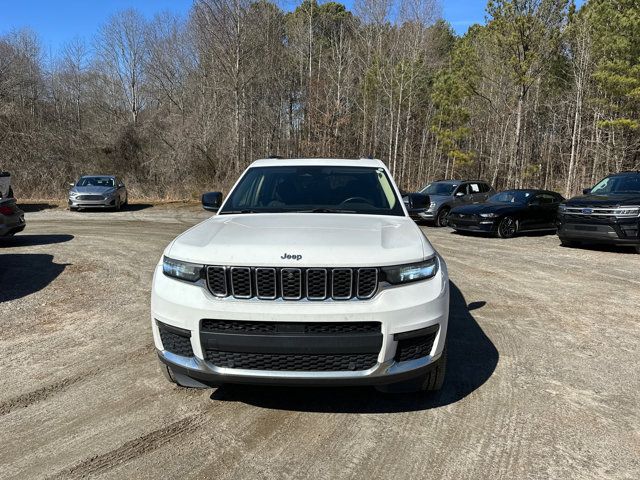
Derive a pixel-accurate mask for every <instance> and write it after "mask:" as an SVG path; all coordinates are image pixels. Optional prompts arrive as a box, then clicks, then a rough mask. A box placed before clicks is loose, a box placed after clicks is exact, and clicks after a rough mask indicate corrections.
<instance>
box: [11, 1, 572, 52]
mask: <svg viewBox="0 0 640 480" xmlns="http://www.w3.org/2000/svg"><path fill="white" fill-rule="evenodd" d="M338 1H339V0H338ZM192 2H193V0H0V35H2V34H4V33H7V32H9V31H11V30H13V29H20V28H24V27H29V28H31V29H32V30H34V31H35V32H37V33H38V35H39V36H40V39H41V40H42V43H43V46H44V49H45V52H49V51H51V52H53V53H55V52H57V51H58V50H59V49H60V47H61V46H62V45H64V44H65V43H66V42H68V41H69V40H72V39H73V38H74V37H80V38H84V39H86V40H89V39H91V38H92V37H93V35H94V34H95V32H96V31H97V30H98V28H99V27H100V25H101V24H102V23H103V22H104V21H105V20H106V19H107V18H108V17H109V15H111V14H113V13H114V12H117V11H118V10H123V9H126V8H135V9H137V10H139V11H141V12H142V13H143V14H145V15H146V16H148V17H153V15H154V14H156V13H158V12H162V11H171V12H175V13H180V14H185V13H186V12H187V11H188V10H189V7H190V6H191V4H192ZM298 3H299V2H297V1H295V0H283V1H282V2H281V4H282V5H283V6H284V7H285V8H295V5H297V4H298ZM343 3H345V4H346V5H347V7H349V8H350V7H351V6H352V4H353V0H347V1H344V2H343ZM441 3H442V8H443V14H444V17H445V18H446V19H447V20H448V21H449V23H451V25H452V26H453V28H454V29H455V30H456V32H458V33H464V32H465V31H466V30H467V28H468V27H469V26H470V25H472V24H474V23H482V22H484V15H485V12H484V7H485V5H486V0H441ZM577 3H582V2H577Z"/></svg>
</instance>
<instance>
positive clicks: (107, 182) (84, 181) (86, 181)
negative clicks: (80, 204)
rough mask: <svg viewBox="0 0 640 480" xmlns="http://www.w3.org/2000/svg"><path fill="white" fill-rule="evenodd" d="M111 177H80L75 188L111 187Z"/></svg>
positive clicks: (112, 183)
mask: <svg viewBox="0 0 640 480" xmlns="http://www.w3.org/2000/svg"><path fill="white" fill-rule="evenodd" d="M113 186H114V182H113V178H112V177H82V178H81V179H80V180H78V183H77V185H76V187H113Z"/></svg>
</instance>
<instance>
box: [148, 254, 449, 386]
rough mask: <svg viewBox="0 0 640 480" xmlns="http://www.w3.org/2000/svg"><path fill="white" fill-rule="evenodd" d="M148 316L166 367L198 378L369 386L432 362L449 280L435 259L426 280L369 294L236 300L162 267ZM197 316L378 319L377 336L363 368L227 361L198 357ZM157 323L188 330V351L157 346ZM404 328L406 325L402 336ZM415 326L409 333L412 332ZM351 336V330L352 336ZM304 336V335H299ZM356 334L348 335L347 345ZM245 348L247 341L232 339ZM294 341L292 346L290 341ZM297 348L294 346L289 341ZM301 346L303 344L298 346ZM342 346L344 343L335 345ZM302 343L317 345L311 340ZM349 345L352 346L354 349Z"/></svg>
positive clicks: (201, 340) (443, 325)
mask: <svg viewBox="0 0 640 480" xmlns="http://www.w3.org/2000/svg"><path fill="white" fill-rule="evenodd" d="M151 313H152V315H151V317H152V318H151V323H152V329H153V336H154V342H155V346H156V349H157V351H158V356H159V358H160V360H161V361H162V362H164V363H165V364H167V365H169V366H171V367H172V370H174V372H176V373H179V374H182V375H186V376H188V377H190V378H192V379H195V380H197V381H199V382H201V383H204V384H208V385H219V384H224V383H251V384H283V385H295V384H300V385H376V384H385V383H394V382H398V381H402V380H405V379H410V378H413V377H416V376H420V375H423V374H424V373H425V372H427V371H428V370H429V369H430V368H431V367H432V365H433V363H434V362H435V361H437V360H438V359H439V358H440V356H441V354H442V351H443V349H444V345H445V340H446V334H447V324H448V317H449V282H448V277H447V271H446V265H445V264H444V262H443V261H441V268H440V270H439V272H438V274H437V275H436V276H435V277H433V278H432V279H429V280H426V281H421V282H416V283H413V284H407V285H403V286H400V287H393V288H387V289H381V290H380V291H379V292H378V293H377V294H376V295H375V296H374V297H373V298H372V299H370V300H348V301H330V300H327V301H322V302H313V301H307V300H297V301H285V300H280V301H278V300H255V299H251V300H238V299H234V298H216V297H214V296H213V295H211V294H210V293H209V292H208V290H206V288H204V287H203V286H198V285H194V284H187V283H184V282H180V281H177V280H174V279H172V278H168V277H166V276H165V275H164V274H163V273H162V267H161V266H159V267H158V268H157V269H156V272H155V276H154V281H153V290H152V306H151ZM202 319H218V320H231V321H243V320H244V321H253V322H260V321H268V322H283V323H285V322H286V323H289V324H292V323H296V322H300V323H306V322H309V323H312V322H315V323H318V322H356V323H357V322H379V323H380V328H381V331H380V336H381V342H380V346H379V350H378V349H376V352H378V353H377V359H376V360H375V361H374V364H373V365H372V366H371V367H369V368H366V369H364V370H355V371H350V370H346V369H345V370H340V371H297V370H258V369H247V368H230V367H227V366H220V365H214V364H213V363H212V362H210V361H207V360H205V358H206V356H207V355H206V352H205V349H206V348H207V342H208V340H207V339H206V335H207V334H206V333H205V332H202V331H201V322H202ZM158 322H161V323H162V324H165V325H169V326H172V327H177V328H179V329H183V330H185V331H188V332H189V334H190V348H191V350H192V352H193V355H192V356H184V355H178V354H176V353H172V352H171V351H168V350H165V349H164V346H163V343H162V340H161V337H160V332H159V328H158ZM425 329H427V330H429V331H432V332H434V335H435V337H434V340H433V345H432V347H430V350H429V351H428V352H425V354H424V355H422V356H420V357H419V358H411V359H409V360H402V361H400V360H398V359H397V355H396V351H397V349H398V345H399V343H400V342H402V341H404V339H405V338H406V337H408V336H409V337H410V336H411V335H414V336H415V335H419V334H420V332H423V331H425ZM407 332H414V333H413V334H411V333H410V334H409V335H407ZM415 332H417V333H415ZM352 338H353V337H352ZM307 340H308V339H307ZM359 340H360V339H358V338H355V339H354V341H353V348H354V349H356V348H358V344H361V343H362V342H359ZM239 347H240V348H239V350H242V351H246V350H247V349H249V350H250V349H251V348H252V347H250V346H246V345H245V346H242V345H240V346H239ZM292 348H296V345H292ZM297 348H298V351H300V348H301V347H300V345H298V346H297ZM302 348H307V347H302ZM340 348H341V349H342V350H340V351H341V352H344V353H347V350H348V348H349V346H348V343H344V342H343V344H342V345H341V347H340ZM309 349H310V350H313V351H318V350H317V348H316V349H314V347H313V346H311V347H309ZM355 351H356V350H354V352H355Z"/></svg>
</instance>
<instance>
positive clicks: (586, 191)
mask: <svg viewBox="0 0 640 480" xmlns="http://www.w3.org/2000/svg"><path fill="white" fill-rule="evenodd" d="M590 193H591V189H590V188H585V189H583V190H582V194H583V195H589V194H590Z"/></svg>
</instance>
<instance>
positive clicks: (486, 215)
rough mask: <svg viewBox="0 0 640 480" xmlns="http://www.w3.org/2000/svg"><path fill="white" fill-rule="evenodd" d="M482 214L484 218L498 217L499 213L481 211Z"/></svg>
mask: <svg viewBox="0 0 640 480" xmlns="http://www.w3.org/2000/svg"><path fill="white" fill-rule="evenodd" d="M480 216H481V217H482V218H496V217H497V216H498V214H497V213H481V214H480Z"/></svg>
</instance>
